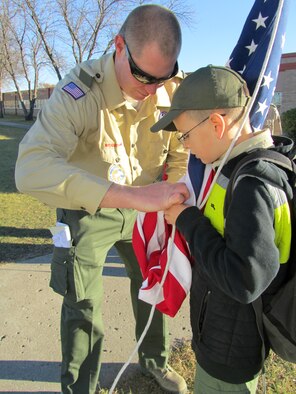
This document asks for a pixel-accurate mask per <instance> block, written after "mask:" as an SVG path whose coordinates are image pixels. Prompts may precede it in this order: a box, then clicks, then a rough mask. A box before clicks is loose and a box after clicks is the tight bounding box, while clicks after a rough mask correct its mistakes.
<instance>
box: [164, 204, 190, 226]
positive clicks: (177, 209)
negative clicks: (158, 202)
mask: <svg viewBox="0 0 296 394" xmlns="http://www.w3.org/2000/svg"><path fill="white" fill-rule="evenodd" d="M188 207H189V205H186V204H178V205H172V206H171V207H170V208H168V209H165V211H164V218H165V220H166V221H167V222H168V223H169V224H175V223H176V220H177V218H178V216H179V215H180V213H181V212H183V211H184V209H186V208H188Z"/></svg>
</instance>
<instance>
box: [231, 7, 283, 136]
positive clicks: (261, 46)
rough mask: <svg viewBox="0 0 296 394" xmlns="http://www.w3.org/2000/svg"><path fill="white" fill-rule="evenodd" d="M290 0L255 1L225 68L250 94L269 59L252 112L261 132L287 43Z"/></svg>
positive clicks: (252, 119) (252, 122) (254, 125)
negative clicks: (242, 80)
mask: <svg viewBox="0 0 296 394" xmlns="http://www.w3.org/2000/svg"><path fill="white" fill-rule="evenodd" d="M290 2H291V0H256V1H255V3H254V5H253V7H252V9H251V11H250V13H249V15H248V17H247V19H246V22H245V24H244V27H243V29H242V32H241V35H240V37H239V39H238V42H237V44H236V46H235V47H234V49H233V51H232V53H231V55H230V57H229V60H228V61H227V64H226V66H228V67H230V68H232V69H233V70H235V71H237V72H238V73H240V74H241V75H242V77H243V78H244V80H245V81H246V82H247V85H248V88H249V91H250V93H251V95H252V94H253V92H254V89H255V87H256V84H257V81H258V78H259V76H260V73H261V70H262V68H263V66H264V63H265V61H266V60H265V59H266V56H267V55H269V56H268V58H267V63H266V69H265V71H264V75H263V79H262V82H261V84H260V89H259V91H258V94H257V97H256V100H255V101H254V105H253V107H252V109H251V112H250V119H251V124H252V126H253V128H254V130H255V131H256V130H261V129H262V127H263V124H264V120H265V118H266V115H267V113H268V109H269V106H270V103H271V101H272V97H273V95H274V91H275V88H276V82H277V77H278V72H279V67H280V62H281V55H282V50H283V47H284V44H285V36H286V25H287V16H288V8H289V5H290Z"/></svg>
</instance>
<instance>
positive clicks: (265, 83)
mask: <svg viewBox="0 0 296 394" xmlns="http://www.w3.org/2000/svg"><path fill="white" fill-rule="evenodd" d="M263 79H264V81H263V84H262V85H261V86H267V88H268V89H269V88H270V84H271V82H272V81H273V78H271V70H270V71H269V73H268V74H267V75H264V77H263Z"/></svg>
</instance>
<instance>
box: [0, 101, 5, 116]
mask: <svg viewBox="0 0 296 394" xmlns="http://www.w3.org/2000/svg"><path fill="white" fill-rule="evenodd" d="M0 118H4V112H3V100H0Z"/></svg>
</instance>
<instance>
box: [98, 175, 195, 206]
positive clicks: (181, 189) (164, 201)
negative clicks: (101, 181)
mask: <svg viewBox="0 0 296 394" xmlns="http://www.w3.org/2000/svg"><path fill="white" fill-rule="evenodd" d="M188 198H189V190H188V189H187V186H186V185H185V183H169V182H159V183H153V184H151V185H147V186H122V185H117V184H115V183H113V184H112V185H111V187H110V188H109V190H108V191H107V193H106V194H105V196H104V198H103V200H102V201H101V204H100V208H132V209H137V210H138V211H142V212H156V211H164V210H165V209H168V208H169V207H171V206H172V205H174V204H182V203H183V202H184V201H186V200H187V199H188Z"/></svg>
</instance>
